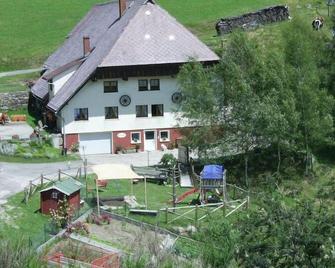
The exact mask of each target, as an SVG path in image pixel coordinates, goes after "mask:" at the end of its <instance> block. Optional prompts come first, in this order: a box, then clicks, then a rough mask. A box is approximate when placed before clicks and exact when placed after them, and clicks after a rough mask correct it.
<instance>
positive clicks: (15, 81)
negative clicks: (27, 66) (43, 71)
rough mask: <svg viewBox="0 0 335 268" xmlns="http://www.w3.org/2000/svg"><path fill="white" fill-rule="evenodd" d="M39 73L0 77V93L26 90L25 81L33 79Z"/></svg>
mask: <svg viewBox="0 0 335 268" xmlns="http://www.w3.org/2000/svg"><path fill="white" fill-rule="evenodd" d="M38 77H39V73H31V74H21V75H15V76H7V77H1V78H0V93H7V92H16V91H27V89H28V87H27V85H26V81H29V80H35V79H37V78H38Z"/></svg>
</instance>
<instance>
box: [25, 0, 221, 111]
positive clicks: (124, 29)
mask: <svg viewBox="0 0 335 268" xmlns="http://www.w3.org/2000/svg"><path fill="white" fill-rule="evenodd" d="M128 3H129V5H128V8H127V10H126V12H125V13H124V15H123V16H122V17H121V18H118V12H119V8H118V2H116V3H115V2H113V3H110V4H105V5H99V6H96V7H94V8H93V9H92V10H91V11H90V12H89V13H88V15H87V16H86V17H85V18H84V19H83V20H82V21H81V22H80V23H79V24H78V25H77V26H76V27H75V29H74V30H73V31H72V32H71V34H70V37H69V39H68V40H67V41H66V42H65V43H64V45H63V46H62V47H61V48H59V49H58V50H57V51H56V52H55V53H54V54H53V55H52V56H51V57H49V59H48V60H47V62H46V65H47V66H48V67H52V68H53V70H55V69H57V68H59V67H61V66H63V65H66V64H68V63H69V62H71V61H74V60H76V59H79V58H80V56H81V54H82V53H83V48H82V46H83V44H82V39H83V36H89V37H90V38H91V40H92V41H93V42H91V44H92V47H93V48H94V49H93V51H92V52H91V53H90V54H89V55H88V56H87V58H86V59H85V61H84V62H83V63H82V64H81V65H80V66H79V68H78V69H77V71H76V72H75V73H74V74H73V75H72V76H71V77H70V78H69V80H68V81H67V82H66V83H65V84H64V85H63V87H62V88H61V89H60V90H59V91H58V92H57V94H56V95H55V96H54V97H53V98H52V99H51V100H50V102H49V103H48V108H49V109H51V110H53V111H54V112H58V111H59V110H61V109H62V107H63V106H64V105H65V104H66V102H68V101H69V100H70V99H71V98H72V97H73V96H74V95H75V94H76V93H77V91H78V90H80V88H81V87H83V86H84V85H85V83H86V82H87V81H88V80H89V79H90V77H91V75H92V74H93V73H94V72H95V70H96V69H97V68H98V67H109V66H134V65H142V66H143V65H155V64H171V63H172V64H176V63H185V62H187V61H188V60H189V59H190V58H191V57H192V58H195V59H196V60H198V61H201V62H216V61H218V60H219V58H218V56H217V55H216V54H215V53H214V52H212V51H211V50H210V49H209V48H208V47H207V46H206V45H204V44H203V43H202V42H201V41H200V40H199V39H198V38H196V37H195V36H194V35H193V34H192V33H190V32H189V31H188V30H187V29H186V28H184V27H183V26H182V25H181V24H180V23H178V22H177V21H176V20H175V19H174V18H173V17H172V16H170V15H169V14H168V13H167V12H166V11H164V10H163V9H162V8H160V7H159V6H157V5H155V4H154V1H153V0H151V1H150V0H134V1H131V2H128ZM100 12H101V13H102V14H100ZM95 16H97V17H98V22H96V21H95ZM111 17H113V18H114V22H112V23H110V24H109V27H107V24H106V21H104V20H103V19H102V18H106V19H107V18H108V19H110V18H111ZM99 23H100V24H101V25H99ZM92 34H93V36H94V37H93V38H92ZM99 37H100V38H99ZM50 72H51V71H50V70H49V71H48V72H47V73H46V74H45V75H46V76H47V77H48V76H50ZM53 72H55V71H53ZM37 84H38V83H37ZM32 91H33V92H35V90H32ZM36 95H37V94H36Z"/></svg>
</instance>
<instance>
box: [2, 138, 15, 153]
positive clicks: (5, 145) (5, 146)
mask: <svg viewBox="0 0 335 268" xmlns="http://www.w3.org/2000/svg"><path fill="white" fill-rule="evenodd" d="M17 149H18V146H17V145H16V144H12V143H9V142H7V141H4V142H0V154H2V155H8V156H13V155H14V154H15V153H16V151H17Z"/></svg>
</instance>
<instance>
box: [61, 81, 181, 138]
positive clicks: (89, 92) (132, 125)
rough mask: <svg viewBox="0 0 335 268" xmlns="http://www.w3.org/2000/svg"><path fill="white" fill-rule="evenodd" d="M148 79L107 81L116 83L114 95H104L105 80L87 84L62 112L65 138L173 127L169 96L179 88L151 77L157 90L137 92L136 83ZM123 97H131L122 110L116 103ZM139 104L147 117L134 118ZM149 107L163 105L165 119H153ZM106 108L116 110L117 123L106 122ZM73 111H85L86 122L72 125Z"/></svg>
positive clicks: (174, 122)
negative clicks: (116, 90) (88, 134)
mask: <svg viewBox="0 0 335 268" xmlns="http://www.w3.org/2000/svg"><path fill="white" fill-rule="evenodd" d="M150 78H151V77H138V78H129V80H128V81H124V80H122V79H110V80H118V92H115V93H104V87H103V81H104V80H98V81H95V82H93V81H89V82H88V83H87V84H86V85H85V86H84V87H83V88H82V89H81V90H80V91H79V92H78V93H77V94H76V95H75V96H74V97H73V98H72V99H71V100H70V101H69V103H68V104H66V105H65V106H64V108H63V109H62V112H61V114H62V117H63V118H64V120H65V134H70V133H91V132H107V131H108V132H109V131H117V130H122V131H125V130H136V129H138V130H140V129H156V128H173V127H176V126H177V123H178V122H177V120H176V118H175V115H176V113H175V112H174V111H175V104H173V102H172V100H171V96H172V94H173V93H175V92H176V91H177V88H178V87H177V81H176V78H172V77H171V76H164V77H152V79H160V90H157V91H150V90H149V91H139V90H138V79H148V80H149V79H150ZM106 80H107V79H106ZM106 80H105V81H106ZM122 95H128V96H130V98H131V103H130V105H129V106H127V107H124V106H122V105H121V104H120V103H119V99H120V97H121V96H122ZM141 104H143V105H144V104H145V105H148V113H149V115H148V117H144V118H137V117H136V105H141ZM151 104H163V105H164V116H163V117H152V116H151ZM109 106H118V107H119V118H118V119H105V107H109ZM75 108H88V114H89V120H87V121H74V109H75ZM62 131H63V130H62Z"/></svg>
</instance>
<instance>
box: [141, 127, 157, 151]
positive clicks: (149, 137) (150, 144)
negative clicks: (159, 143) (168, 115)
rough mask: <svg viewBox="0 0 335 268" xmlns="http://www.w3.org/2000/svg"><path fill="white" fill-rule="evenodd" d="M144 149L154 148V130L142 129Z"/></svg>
mask: <svg viewBox="0 0 335 268" xmlns="http://www.w3.org/2000/svg"><path fill="white" fill-rule="evenodd" d="M144 150H145V151H154V150H156V132H155V131H154V130H146V131H144Z"/></svg>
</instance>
